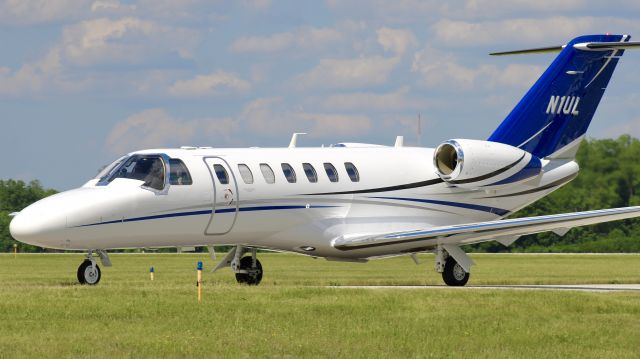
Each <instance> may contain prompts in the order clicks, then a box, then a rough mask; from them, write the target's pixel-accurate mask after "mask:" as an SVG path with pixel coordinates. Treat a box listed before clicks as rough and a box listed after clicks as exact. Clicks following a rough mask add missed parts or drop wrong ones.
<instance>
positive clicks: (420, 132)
mask: <svg viewBox="0 0 640 359" xmlns="http://www.w3.org/2000/svg"><path fill="white" fill-rule="evenodd" d="M418 146H422V117H421V116H420V112H418Z"/></svg>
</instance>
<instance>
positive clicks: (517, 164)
mask: <svg viewBox="0 0 640 359" xmlns="http://www.w3.org/2000/svg"><path fill="white" fill-rule="evenodd" d="M433 165H434V168H435V170H436V173H437V174H438V176H440V178H442V180H444V181H445V182H447V183H449V184H452V185H455V186H458V187H464V188H474V189H475V188H496V187H508V186H511V185H513V184H516V183H520V182H524V181H529V180H531V179H533V178H534V177H537V176H539V175H540V174H541V172H542V163H541V161H540V159H539V158H538V157H536V156H533V155H532V154H531V153H529V152H527V151H524V150H521V149H519V148H517V147H513V146H510V145H506V144H503V143H498V142H491V141H478V140H464V139H455V140H449V141H446V142H444V143H442V144H441V145H440V146H438V147H437V148H436V150H435V152H434V156H433Z"/></svg>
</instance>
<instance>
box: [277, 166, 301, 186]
mask: <svg viewBox="0 0 640 359" xmlns="http://www.w3.org/2000/svg"><path fill="white" fill-rule="evenodd" d="M280 167H282V174H284V177H285V178H286V179H287V182H289V183H296V180H297V178H296V171H295V170H294V169H293V167H291V165H290V164H288V163H281V164H280Z"/></svg>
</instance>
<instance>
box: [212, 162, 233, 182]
mask: <svg viewBox="0 0 640 359" xmlns="http://www.w3.org/2000/svg"><path fill="white" fill-rule="evenodd" d="M213 172H215V174H216V177H217V178H218V181H219V182H220V184H229V173H227V169H226V168H224V166H223V165H221V164H219V163H216V164H214V165H213Z"/></svg>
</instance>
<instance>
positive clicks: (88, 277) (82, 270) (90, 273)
mask: <svg viewBox="0 0 640 359" xmlns="http://www.w3.org/2000/svg"><path fill="white" fill-rule="evenodd" d="M93 252H96V254H98V256H99V257H100V261H101V262H102V265H104V266H105V267H111V260H109V256H108V255H107V252H106V251H104V250H96V251H94V250H89V252H88V253H87V258H86V259H85V260H84V261H83V262H82V263H81V264H80V266H79V267H78V272H77V276H78V282H80V284H88V285H96V284H98V282H100V278H101V277H102V273H101V271H100V267H99V266H98V264H97V263H96V259H95V257H94V256H93Z"/></svg>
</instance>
